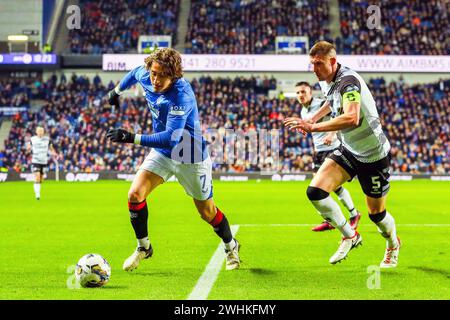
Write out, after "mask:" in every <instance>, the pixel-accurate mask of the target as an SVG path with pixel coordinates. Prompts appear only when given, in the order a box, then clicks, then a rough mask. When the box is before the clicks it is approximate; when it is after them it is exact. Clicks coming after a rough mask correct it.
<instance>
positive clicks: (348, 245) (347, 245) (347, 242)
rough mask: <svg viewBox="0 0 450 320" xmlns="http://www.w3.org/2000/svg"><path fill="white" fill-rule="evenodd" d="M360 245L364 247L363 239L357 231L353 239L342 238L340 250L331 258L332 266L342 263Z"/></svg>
mask: <svg viewBox="0 0 450 320" xmlns="http://www.w3.org/2000/svg"><path fill="white" fill-rule="evenodd" d="M359 245H362V237H361V235H360V234H359V233H358V232H356V231H355V235H354V236H353V238H342V241H341V244H340V245H339V248H338V249H337V251H336V253H335V254H334V255H333V256H332V257H331V258H330V260H329V261H330V263H331V264H336V263H338V262H340V261H341V260H344V259H345V258H346V257H347V255H348V253H349V252H350V250H352V249H353V248H356V247H358V246H359Z"/></svg>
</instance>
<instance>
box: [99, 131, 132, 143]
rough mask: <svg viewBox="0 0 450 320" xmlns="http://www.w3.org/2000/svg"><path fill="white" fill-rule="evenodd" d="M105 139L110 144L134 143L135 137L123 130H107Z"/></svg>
mask: <svg viewBox="0 0 450 320" xmlns="http://www.w3.org/2000/svg"><path fill="white" fill-rule="evenodd" d="M106 137H107V138H108V139H109V140H111V141H112V142H119V143H134V139H135V137H136V135H135V134H134V133H131V132H128V131H126V130H124V129H109V130H108V132H107V133H106Z"/></svg>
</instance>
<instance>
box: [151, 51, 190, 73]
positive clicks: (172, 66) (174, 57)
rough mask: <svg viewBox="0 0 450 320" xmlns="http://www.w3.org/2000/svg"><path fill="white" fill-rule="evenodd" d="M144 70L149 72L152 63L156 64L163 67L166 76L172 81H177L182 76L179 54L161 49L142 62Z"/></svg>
mask: <svg viewBox="0 0 450 320" xmlns="http://www.w3.org/2000/svg"><path fill="white" fill-rule="evenodd" d="M144 62H145V68H146V69H147V70H150V68H151V67H152V64H153V62H157V63H158V64H160V65H161V66H163V67H164V71H165V73H166V75H168V76H169V77H171V78H172V79H179V78H181V77H182V76H183V68H182V64H181V55H180V53H179V52H178V51H177V50H175V49H172V48H161V49H158V50H156V51H155V52H153V53H152V54H151V55H149V56H148V57H147V58H145V60H144Z"/></svg>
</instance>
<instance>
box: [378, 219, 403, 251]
mask: <svg viewBox="0 0 450 320" xmlns="http://www.w3.org/2000/svg"><path fill="white" fill-rule="evenodd" d="M376 225H377V227H378V231H379V232H380V233H381V235H382V236H383V237H384V238H386V241H387V246H388V248H397V246H398V239H397V229H396V227H395V220H394V217H393V216H391V215H390V214H389V212H387V211H386V216H385V217H384V219H383V220H381V221H380V222H378V223H376Z"/></svg>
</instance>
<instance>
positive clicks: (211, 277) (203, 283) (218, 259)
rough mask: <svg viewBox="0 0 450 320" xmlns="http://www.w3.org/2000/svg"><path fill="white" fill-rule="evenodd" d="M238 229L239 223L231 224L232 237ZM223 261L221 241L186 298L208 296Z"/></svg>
mask: <svg viewBox="0 0 450 320" xmlns="http://www.w3.org/2000/svg"><path fill="white" fill-rule="evenodd" d="M238 230H239V225H232V226H231V233H232V234H233V237H234V236H235V234H236V233H237V232H238ZM224 261H225V252H224V247H223V243H222V242H221V243H220V244H219V246H218V247H217V249H216V251H215V252H214V254H213V256H212V258H211V260H209V263H208V265H207V266H206V268H205V271H203V273H202V275H201V276H200V278H199V279H198V281H197V284H196V285H195V287H194V289H193V290H192V292H191V294H190V295H189V297H188V298H187V300H206V299H207V298H208V295H209V292H210V291H211V289H212V287H213V285H214V283H215V282H216V279H217V276H218V275H219V272H220V270H221V269H222V265H223V262H224Z"/></svg>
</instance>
